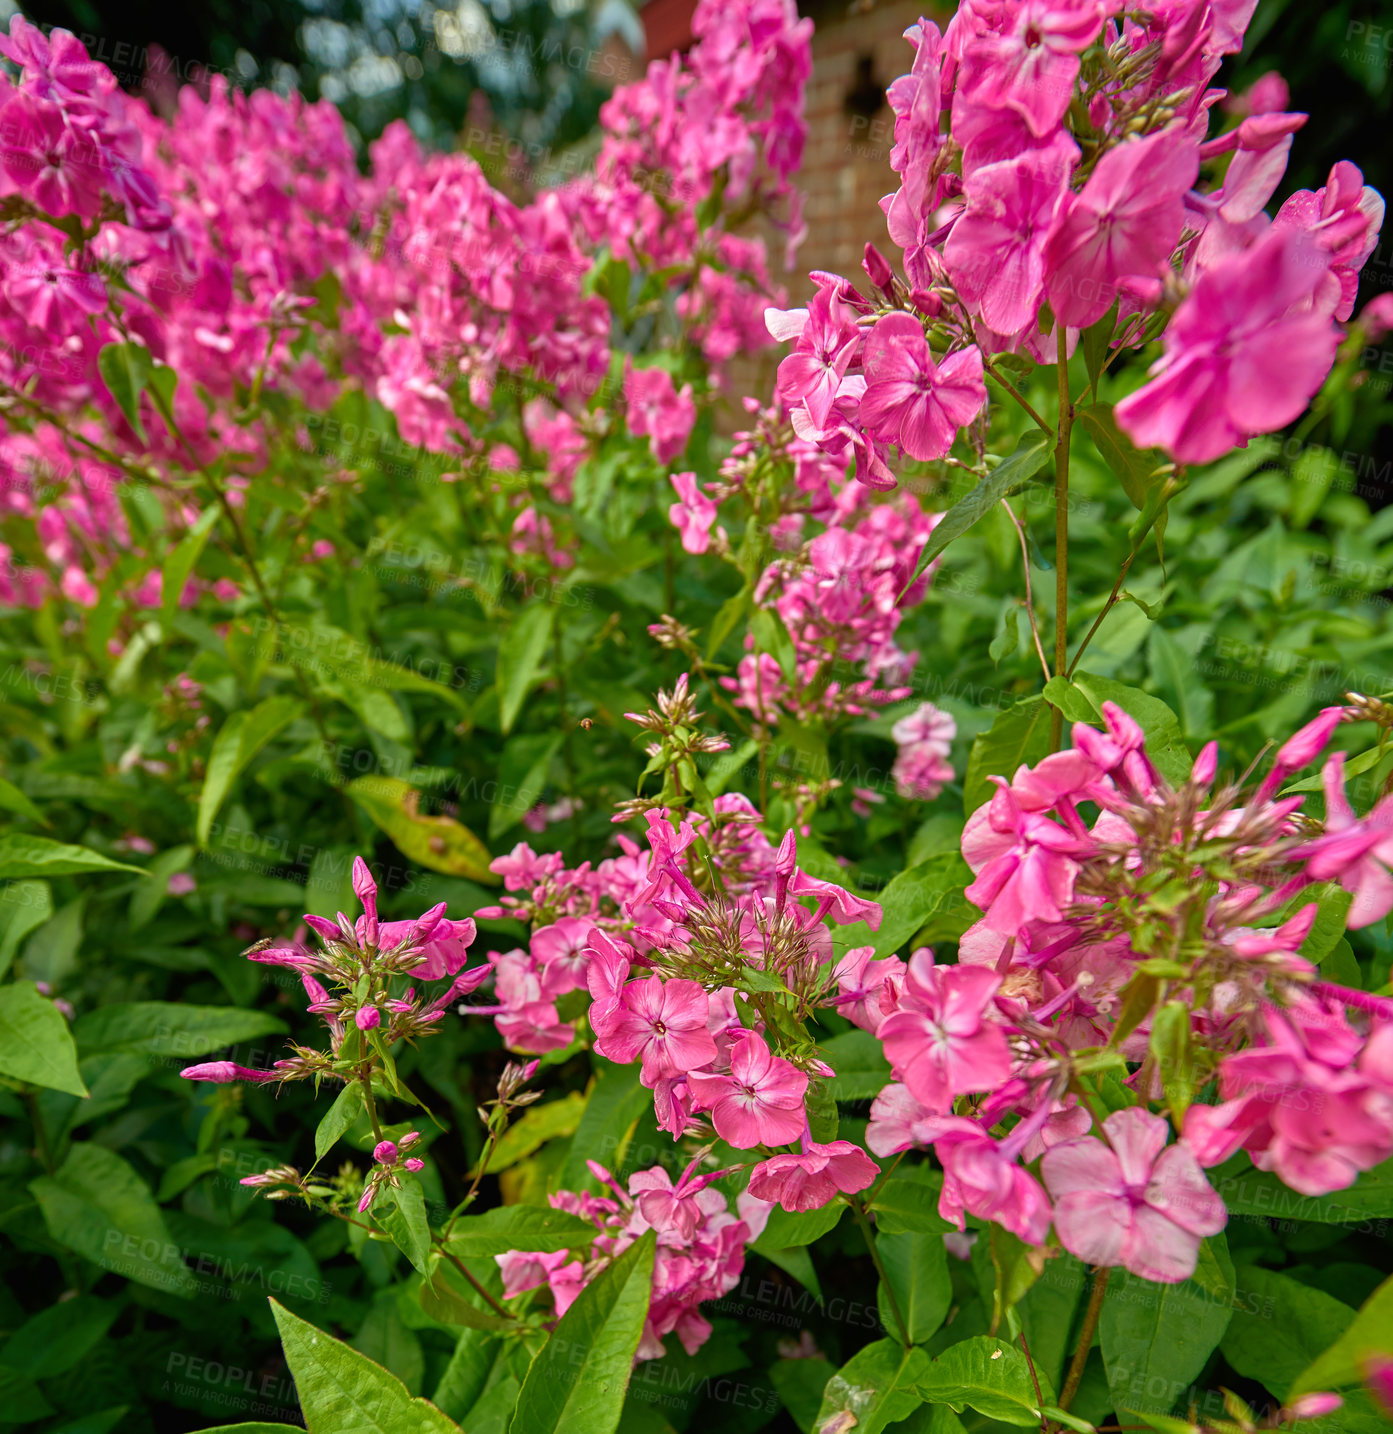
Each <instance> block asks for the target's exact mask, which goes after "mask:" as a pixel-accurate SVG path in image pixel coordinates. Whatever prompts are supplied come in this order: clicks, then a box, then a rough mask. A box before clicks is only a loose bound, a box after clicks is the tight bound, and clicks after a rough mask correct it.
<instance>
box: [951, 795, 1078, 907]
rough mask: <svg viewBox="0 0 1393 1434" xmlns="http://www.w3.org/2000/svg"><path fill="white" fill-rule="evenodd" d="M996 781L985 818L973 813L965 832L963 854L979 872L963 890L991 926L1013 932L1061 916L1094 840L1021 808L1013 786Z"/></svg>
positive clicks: (1070, 897) (1070, 898)
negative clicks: (1079, 835) (1081, 860)
mask: <svg viewBox="0 0 1393 1434" xmlns="http://www.w3.org/2000/svg"><path fill="white" fill-rule="evenodd" d="M995 781H996V782H997V784H998V785H997V791H996V794H995V795H994V796H993V797H992V799H991V801H990V803H989V804H988V805H987V814H986V818H985V821H981V820H979V819H978V818H977V816H976V814H974V817H973V818H972V819H970V820H969V823H968V826H967V828H965V829H964V832H963V855H964V857H965V858H966V859H967V861H968V863H969V865H972V866H973V867H974V869H975V870H976V872H977V879H976V880H975V881H974V882H973V883H972V885H971V886H969V887H968V888H967V890H966V892H965V893H964V894H965V895H966V896H967V899H968V900H969V901H971V902H973V903H974V904H975V905H977V906H979V907H980V908H981V909H982V910H983V911H984V912H986V917H985V920H986V924H987V926H988V927H989V928H990V929H991V930H993V931H999V932H1001V933H1002V934H1003V935H1011V934H1013V933H1014V932H1015V931H1017V930H1018V929H1019V928H1020V926H1021V925H1022V924H1023V923H1025V922H1027V921H1032V920H1035V921H1059V920H1060V919H1061V917H1062V908H1063V907H1065V906H1067V905H1068V904H1069V903H1070V902H1071V901H1072V900H1073V896H1074V880H1075V878H1076V877H1077V875H1078V873H1079V860H1078V859H1079V858H1080V857H1082V856H1084V855H1086V854H1087V853H1088V851H1089V850H1090V849H1091V843H1089V842H1088V841H1087V840H1085V839H1081V838H1080V837H1078V836H1076V835H1074V834H1073V833H1072V832H1069V831H1067V830H1065V828H1064V827H1062V826H1061V825H1060V824H1059V823H1058V822H1054V821H1051V820H1050V818H1048V817H1045V816H1040V815H1037V814H1035V813H1031V812H1026V811H1023V810H1022V809H1021V807H1020V805H1019V803H1018V802H1017V800H1016V798H1015V796H1014V793H1013V791H1012V789H1011V788H1010V787H1009V786H1008V785H1007V784H1006V783H1005V782H1004V781H1002V779H1001V778H999V777H998V778H995ZM979 863H980V864H979Z"/></svg>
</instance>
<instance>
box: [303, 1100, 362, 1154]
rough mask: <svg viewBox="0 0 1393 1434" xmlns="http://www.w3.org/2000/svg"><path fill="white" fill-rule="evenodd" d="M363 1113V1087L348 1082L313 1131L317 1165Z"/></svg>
mask: <svg viewBox="0 0 1393 1434" xmlns="http://www.w3.org/2000/svg"><path fill="white" fill-rule="evenodd" d="M362 1113H363V1087H362V1085H361V1084H360V1083H359V1082H358V1081H356V1080H354V1081H349V1082H348V1083H347V1084H346V1085H345V1086H344V1088H343V1089H342V1090H341V1091H340V1092H339V1093H338V1095H336V1096H335V1097H334V1103H333V1105H331V1106H330V1107H329V1109H328V1110H327V1111H325V1113H324V1118H323V1120H321V1121H320V1122H319V1124H318V1125H317V1126H316V1127H315V1131H314V1159H315V1164H318V1163H319V1162H320V1161H321V1160H323V1159H324V1157H325V1156H326V1155H327V1154H328V1153H329V1152H330V1151H331V1150H332V1149H333V1148H334V1146H335V1145H337V1144H338V1141H339V1138H340V1136H342V1135H343V1133H344V1132H345V1131H346V1130H347V1129H348V1128H349V1127H350V1126H351V1125H352V1124H353V1122H354V1121H355V1120H357V1119H358V1117H359V1116H360V1115H362Z"/></svg>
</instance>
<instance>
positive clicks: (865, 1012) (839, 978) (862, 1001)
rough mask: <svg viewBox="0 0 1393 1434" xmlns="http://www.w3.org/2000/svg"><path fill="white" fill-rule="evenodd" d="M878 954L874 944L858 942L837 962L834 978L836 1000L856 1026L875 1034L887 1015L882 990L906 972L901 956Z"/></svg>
mask: <svg viewBox="0 0 1393 1434" xmlns="http://www.w3.org/2000/svg"><path fill="white" fill-rule="evenodd" d="M874 957H875V947H874V946H856V947H853V948H852V949H851V950H850V951H848V952H847V953H846V955H845V956H843V957H842V959H841V960H840V961H838V962H837V964H836V966H835V967H834V968H833V971H832V978H833V980H835V981H836V983H837V989H838V995H837V998H836V1001H835V1002H834V1004H835V1005H836V1007H837V1009H838V1011H840V1012H841V1014H842V1015H843V1016H845V1017H846V1018H847V1020H848V1021H850V1022H851V1023H852V1025H854V1026H860V1027H861V1029H862V1030H863V1031H870V1033H871V1034H872V1035H874V1034H875V1033H876V1031H877V1030H878V1029H879V1027H880V1023H881V1021H882V1020H883V1019H884V1013H883V1011H882V1009H881V994H882V991H883V989H884V986H885V983H886V981H898V980H899V979H900V978H902V977H903V975H904V973H905V969H906V968H905V963H904V962H903V961H901V960H900V958H899V957H898V956H886V957H884V958H882V959H881V960H878V961H877V960H875V959H873V958H874Z"/></svg>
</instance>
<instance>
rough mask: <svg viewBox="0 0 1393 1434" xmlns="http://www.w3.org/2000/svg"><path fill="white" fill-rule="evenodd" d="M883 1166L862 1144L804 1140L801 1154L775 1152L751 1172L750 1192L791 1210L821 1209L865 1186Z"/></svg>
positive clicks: (841, 1141) (797, 1212)
mask: <svg viewBox="0 0 1393 1434" xmlns="http://www.w3.org/2000/svg"><path fill="white" fill-rule="evenodd" d="M879 1174H880V1167H879V1166H878V1165H877V1164H876V1163H875V1161H874V1160H872V1159H871V1158H870V1156H869V1155H867V1154H866V1152H865V1151H864V1150H862V1149H861V1147H860V1146H858V1145H853V1144H852V1143H851V1141H849V1140H833V1141H830V1142H829V1143H828V1144H826V1145H819V1144H817V1143H816V1142H815V1141H812V1140H806V1139H805V1140H804V1142H803V1150H802V1153H801V1154H798V1155H775V1156H772V1157H771V1158H770V1159H768V1160H765V1161H762V1162H761V1163H760V1164H758V1165H756V1166H755V1168H754V1170H753V1171H751V1172H750V1186H749V1190H750V1194H751V1195H752V1196H754V1197H756V1198H757V1199H760V1200H767V1201H770V1202H771V1203H773V1204H777V1205H779V1206H780V1207H781V1208H782V1209H784V1210H787V1211H789V1212H790V1213H791V1214H795V1215H796V1214H801V1213H802V1212H804V1211H806V1210H820V1209H821V1208H822V1207H823V1206H824V1205H826V1204H827V1203H828V1202H829V1201H831V1200H833V1199H835V1198H836V1196H837V1195H838V1194H839V1193H841V1194H847V1195H851V1194H855V1193H856V1191H858V1190H864V1189H866V1187H867V1186H868V1185H870V1184H871V1183H872V1182H873V1181H874V1180H875V1178H876V1176H877V1175H879Z"/></svg>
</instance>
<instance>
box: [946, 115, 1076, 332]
mask: <svg viewBox="0 0 1393 1434" xmlns="http://www.w3.org/2000/svg"><path fill="white" fill-rule="evenodd" d="M1077 160H1078V147H1077V146H1076V145H1075V144H1074V143H1073V142H1072V141H1071V140H1068V139H1066V138H1065V137H1064V136H1062V135H1061V136H1059V137H1057V138H1056V140H1055V141H1053V142H1052V143H1051V144H1050V145H1049V146H1048V148H1046V149H1040V150H1033V151H1031V152H1030V153H1028V154H1024V155H1021V156H1020V157H1019V158H1017V159H1008V160H1003V161H1001V162H999V163H997V164H988V165H983V166H982V168H981V169H978V170H976V171H975V172H974V173H973V175H972V177H971V179H970V181H969V182H968V185H967V190H966V193H967V208H966V209H965V210H964V211H963V213H962V216H961V217H960V218H959V219H958V220H957V222H956V223H955V224H954V225H953V229H952V232H951V233H950V234H949V236H948V240H947V242H946V243H945V244H944V246H943V258H944V262H945V263H946V264H947V265H948V270H949V273H950V274H951V275H952V278H953V281H954V284H955V285H956V287H957V290H958V292H959V294H961V295H962V297H963V299H964V300H965V301H966V302H967V304H968V305H969V306H970V308H971V309H972V311H973V312H974V313H977V314H980V315H981V318H982V321H983V322H984V323H985V324H987V326H988V327H989V328H991V329H993V330H995V332H997V333H999V334H1003V335H1007V334H1016V333H1019V332H1020V331H1021V330H1022V329H1024V328H1026V327H1027V326H1028V325H1030V324H1031V323H1033V322H1034V319H1035V316H1036V314H1037V312H1038V311H1039V308H1040V302H1041V300H1042V299H1043V298H1044V293H1045V288H1044V285H1045V273H1046V266H1045V241H1046V239H1047V238H1048V236H1049V232H1050V226H1051V225H1052V224H1053V223H1054V218H1055V213H1056V211H1057V210H1058V208H1059V206H1060V204H1061V202H1062V201H1063V199H1064V196H1065V195H1066V194H1067V192H1068V188H1069V174H1070V171H1071V170H1072V169H1073V166H1074V164H1075V163H1076V162H1077Z"/></svg>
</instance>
